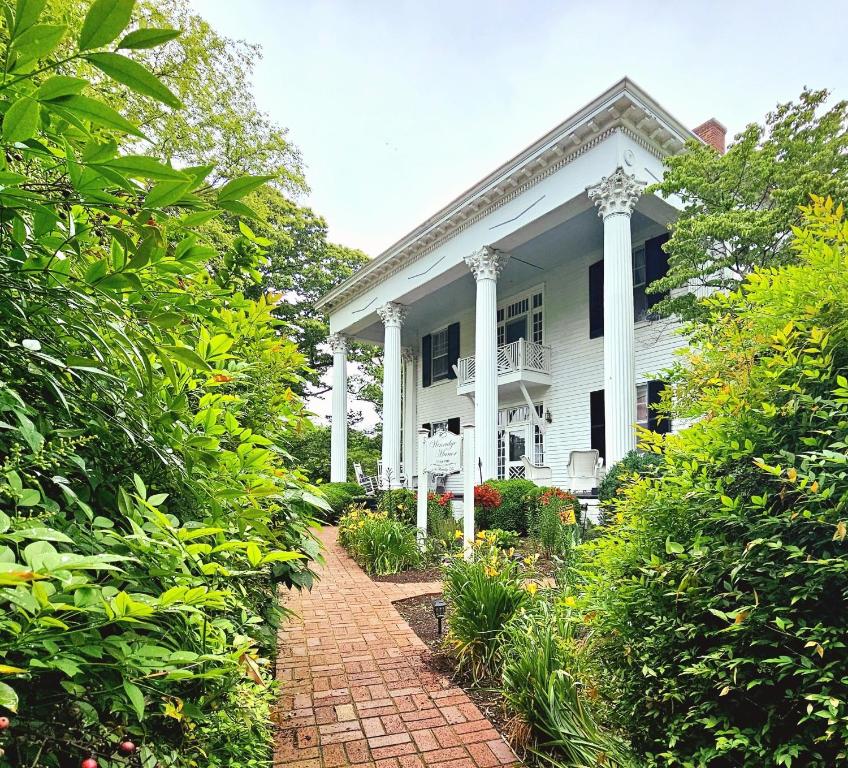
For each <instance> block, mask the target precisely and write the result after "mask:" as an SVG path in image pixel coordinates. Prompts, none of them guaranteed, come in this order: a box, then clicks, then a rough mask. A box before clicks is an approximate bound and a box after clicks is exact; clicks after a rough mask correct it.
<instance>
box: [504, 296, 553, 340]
mask: <svg viewBox="0 0 848 768" xmlns="http://www.w3.org/2000/svg"><path fill="white" fill-rule="evenodd" d="M497 322H498V346H499V347H502V346H504V345H505V344H512V343H513V342H516V341H518V340H519V339H524V340H525V341H532V342H534V343H536V344H543V343H544V327H545V324H544V314H543V310H542V291H540V290H534V291H531V292H529V293H527V294H525V295H524V296H520V297H517V298H516V297H513V298H511V299H510V300H509V302H508V303H507V304H505V305H504V306H502V307H501V308H500V309H498V314H497Z"/></svg>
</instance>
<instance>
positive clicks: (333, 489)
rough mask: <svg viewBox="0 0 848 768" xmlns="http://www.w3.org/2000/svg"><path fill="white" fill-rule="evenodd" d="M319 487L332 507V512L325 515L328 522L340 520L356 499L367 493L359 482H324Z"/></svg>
mask: <svg viewBox="0 0 848 768" xmlns="http://www.w3.org/2000/svg"><path fill="white" fill-rule="evenodd" d="M319 488H320V489H321V494H322V495H323V496H324V498H325V499H326V500H327V503H328V504H329V505H330V508H331V512H330V513H327V515H326V516H325V519H326V520H327V522H328V523H334V522H336V521H338V519H339V517H340V516H341V514H342V513H343V512H344V511H345V509H346V508H347V506H348V505H349V504H350V503H351V502H352V501H353V500H354V499H356V498H357V497H359V496H364V495H365V489H364V488H363V487H362V486H361V485H359V483H324V485H321V486H319Z"/></svg>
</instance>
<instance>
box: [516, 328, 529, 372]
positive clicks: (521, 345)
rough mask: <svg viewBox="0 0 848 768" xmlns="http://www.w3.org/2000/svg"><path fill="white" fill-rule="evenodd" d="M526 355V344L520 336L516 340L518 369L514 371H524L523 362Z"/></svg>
mask: <svg viewBox="0 0 848 768" xmlns="http://www.w3.org/2000/svg"><path fill="white" fill-rule="evenodd" d="M526 353H527V349H526V342H525V341H524V337H523V336H522V337H521V338H520V339H519V340H518V367H517V369H516V370H519V371H523V370H524V366H525V362H526V357H525V355H526Z"/></svg>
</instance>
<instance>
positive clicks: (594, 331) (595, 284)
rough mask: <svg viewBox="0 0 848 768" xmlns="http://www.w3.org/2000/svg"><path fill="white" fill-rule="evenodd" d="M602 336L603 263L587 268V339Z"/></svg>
mask: <svg viewBox="0 0 848 768" xmlns="http://www.w3.org/2000/svg"><path fill="white" fill-rule="evenodd" d="M603 335H604V262H603V261H596V262H595V263H594V264H592V266H590V267H589V338H590V339H597V338H599V337H601V336H603Z"/></svg>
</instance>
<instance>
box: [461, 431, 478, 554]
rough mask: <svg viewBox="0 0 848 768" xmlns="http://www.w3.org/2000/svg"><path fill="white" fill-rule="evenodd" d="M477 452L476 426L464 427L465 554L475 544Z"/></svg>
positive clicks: (463, 502)
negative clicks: (475, 440)
mask: <svg viewBox="0 0 848 768" xmlns="http://www.w3.org/2000/svg"><path fill="white" fill-rule="evenodd" d="M476 465H477V451H476V450H475V442H474V425H473V424H463V425H462V538H463V541H464V543H465V554H466V557H468V556H469V555H470V554H471V547H472V546H473V544H474V484H475V481H476V479H477V466H476Z"/></svg>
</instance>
